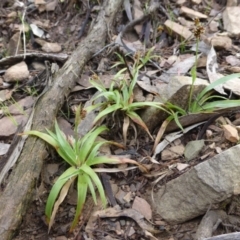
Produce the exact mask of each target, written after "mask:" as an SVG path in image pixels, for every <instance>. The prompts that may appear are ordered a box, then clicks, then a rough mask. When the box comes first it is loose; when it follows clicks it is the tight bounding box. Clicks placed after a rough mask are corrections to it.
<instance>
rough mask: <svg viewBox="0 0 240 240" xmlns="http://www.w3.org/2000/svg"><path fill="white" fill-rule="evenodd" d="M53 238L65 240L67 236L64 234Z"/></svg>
mask: <svg viewBox="0 0 240 240" xmlns="http://www.w3.org/2000/svg"><path fill="white" fill-rule="evenodd" d="M55 240H67V238H66V237H65V236H58V237H56V238H55Z"/></svg>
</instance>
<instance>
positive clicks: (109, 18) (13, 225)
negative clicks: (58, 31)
mask: <svg viewBox="0 0 240 240" xmlns="http://www.w3.org/2000/svg"><path fill="white" fill-rule="evenodd" d="M122 2H123V0H106V1H105V2H104V4H103V6H102V10H101V11H100V13H99V15H98V18H97V19H96V22H95V24H94V26H93V28H92V30H91V31H90V33H89V34H88V36H87V37H86V38H85V39H84V40H83V41H82V42H81V43H80V45H79V47H78V48H77V49H76V51H74V52H73V54H72V55H71V57H70V58H69V60H68V61H67V62H66V63H65V64H64V66H63V67H62V68H61V69H60V70H59V71H58V73H57V75H56V76H55V77H54V83H53V86H52V87H51V88H50V89H49V91H48V92H46V93H45V94H44V95H43V96H42V97H41V98H40V99H39V101H38V102H37V104H36V109H35V115H34V118H33V124H32V129H34V130H38V131H42V130H44V129H45V128H51V127H52V125H53V122H54V119H55V117H56V114H57V112H58V110H59V109H60V107H61V106H62V104H63V102H64V100H65V98H66V97H67V96H68V95H69V93H70V91H71V89H72V88H73V87H74V86H75V83H76V80H77V79H78V76H80V74H81V73H82V70H83V67H84V65H85V64H86V63H87V62H88V60H89V59H90V58H91V57H92V56H93V54H94V53H96V52H97V51H99V50H100V49H101V48H102V47H104V44H105V42H106V39H107V36H108V33H109V30H110V29H111V27H112V25H113V23H114V17H115V15H116V13H117V12H118V11H119V9H120V8H121V5H122ZM46 154H47V152H46V149H45V144H44V142H43V141H41V140H40V139H38V138H34V137H29V138H28V139H27V140H26V143H25V146H24V148H23V151H22V153H21V155H20V157H19V159H18V164H17V165H16V166H15V167H14V170H13V172H12V173H11V175H10V177H9V179H8V184H7V185H6V187H5V189H4V191H2V192H1V194H0V206H1V207H0V239H1V240H6V239H12V237H13V235H14V233H15V232H16V230H17V228H18V226H19V224H20V223H21V220H22V218H23V216H24V214H25V213H26V209H27V207H28V205H29V203H30V202H31V200H32V194H33V190H34V188H35V186H36V184H37V180H38V178H39V175H40V172H41V168H42V164H43V160H44V159H45V157H46Z"/></svg>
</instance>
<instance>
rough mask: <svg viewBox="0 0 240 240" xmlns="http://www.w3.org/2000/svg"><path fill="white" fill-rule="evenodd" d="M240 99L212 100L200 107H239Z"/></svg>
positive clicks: (206, 108)
mask: <svg viewBox="0 0 240 240" xmlns="http://www.w3.org/2000/svg"><path fill="white" fill-rule="evenodd" d="M239 106H240V100H220V101H214V102H210V103H206V104H204V105H203V106H202V108H201V111H202V109H204V110H209V109H217V108H231V107H239Z"/></svg>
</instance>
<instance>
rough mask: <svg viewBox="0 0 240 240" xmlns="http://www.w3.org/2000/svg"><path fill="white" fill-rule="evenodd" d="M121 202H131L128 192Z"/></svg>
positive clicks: (130, 194)
mask: <svg viewBox="0 0 240 240" xmlns="http://www.w3.org/2000/svg"><path fill="white" fill-rule="evenodd" d="M123 200H124V201H125V202H127V203H129V202H130V201H131V200H132V193H131V192H128V193H127V194H126V195H125V196H124V197H123Z"/></svg>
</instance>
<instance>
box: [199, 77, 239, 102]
mask: <svg viewBox="0 0 240 240" xmlns="http://www.w3.org/2000/svg"><path fill="white" fill-rule="evenodd" d="M239 77H240V73H234V74H231V75H228V76H225V77H222V78H220V79H218V80H216V81H214V82H212V83H211V84H210V85H208V86H207V87H205V88H204V89H203V90H202V92H201V93H200V94H199V95H198V96H197V100H198V101H199V100H200V99H201V98H202V97H203V96H204V95H205V94H206V93H207V92H208V91H210V90H212V89H214V88H215V87H216V86H218V85H220V84H224V83H225V82H227V81H229V80H231V79H234V78H239Z"/></svg>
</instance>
